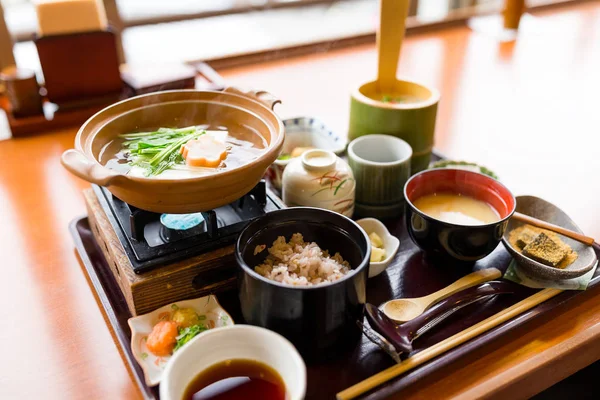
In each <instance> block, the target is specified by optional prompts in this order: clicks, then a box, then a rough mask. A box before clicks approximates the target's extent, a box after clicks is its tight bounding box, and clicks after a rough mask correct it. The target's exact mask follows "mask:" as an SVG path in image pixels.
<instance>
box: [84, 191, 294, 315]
mask: <svg viewBox="0 0 600 400" xmlns="http://www.w3.org/2000/svg"><path fill="white" fill-rule="evenodd" d="M84 194H85V198H86V203H87V207H88V216H89V219H90V224H91V226H92V231H93V234H94V236H95V237H96V239H97V241H98V243H99V244H100V248H101V250H102V252H103V253H104V255H105V257H106V258H107V260H108V263H109V265H110V267H111V272H112V273H113V275H114V277H115V279H116V280H117V281H118V282H119V286H120V289H121V291H122V292H123V294H124V295H125V298H126V300H127V303H128V305H129V308H130V310H131V312H132V314H134V315H137V314H142V313H145V312H148V311H151V310H154V309H156V308H158V307H160V306H162V305H164V304H166V303H170V302H173V301H179V300H182V299H185V298H194V297H199V296H203V295H205V294H208V293H214V292H218V291H221V290H226V289H228V288H231V287H233V286H234V285H235V270H236V267H235V261H234V258H233V244H234V243H235V240H236V239H237V237H238V234H239V233H240V232H241V231H242V230H243V229H244V227H245V226H246V225H247V224H248V223H249V222H250V221H251V220H253V219H254V218H257V217H259V216H261V215H264V214H265V213H268V212H270V211H274V210H278V209H281V208H285V205H284V204H283V203H282V202H281V200H279V199H278V198H277V197H276V196H275V195H274V194H273V193H272V192H271V191H269V190H268V189H267V187H266V184H265V182H264V181H261V182H260V183H259V184H258V185H257V186H256V187H254V189H253V190H251V191H250V192H249V193H248V194H246V195H245V196H243V197H242V198H240V199H238V200H237V201H234V202H233V203H231V204H228V205H226V206H223V207H219V208H217V209H215V210H211V211H207V212H202V213H195V214H158V213H153V212H149V211H145V210H141V209H138V208H136V207H133V206H131V205H129V204H127V203H125V202H123V201H121V200H119V199H118V198H116V197H115V196H113V195H112V194H111V193H110V192H109V191H108V190H107V189H106V188H104V187H100V186H96V185H92V189H91V190H90V189H88V190H86V191H85V192H84Z"/></svg>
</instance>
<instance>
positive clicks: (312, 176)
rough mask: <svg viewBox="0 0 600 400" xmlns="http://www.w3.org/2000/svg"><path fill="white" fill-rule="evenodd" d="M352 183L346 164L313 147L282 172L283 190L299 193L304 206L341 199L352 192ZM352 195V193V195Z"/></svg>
mask: <svg viewBox="0 0 600 400" xmlns="http://www.w3.org/2000/svg"><path fill="white" fill-rule="evenodd" d="M354 188H355V183H354V176H353V174H352V170H351V169H350V167H349V166H348V164H347V163H346V162H345V161H344V160H342V159H341V158H339V157H338V156H336V155H335V154H334V153H333V152H331V151H328V150H320V149H314V150H309V151H307V152H305V153H304V154H302V156H300V157H298V158H296V159H293V160H292V161H291V162H290V163H289V164H288V166H287V167H286V168H285V171H284V173H283V192H284V196H285V195H286V193H287V194H292V193H293V194H294V195H296V196H302V197H304V198H306V200H307V201H305V202H302V203H303V205H309V204H314V202H318V201H331V200H334V199H338V198H339V199H343V198H345V197H347V196H348V195H349V194H353V193H354ZM352 197H353V196H352Z"/></svg>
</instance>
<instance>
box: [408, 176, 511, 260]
mask: <svg viewBox="0 0 600 400" xmlns="http://www.w3.org/2000/svg"><path fill="white" fill-rule="evenodd" d="M404 197H405V199H406V217H405V218H406V224H407V229H408V233H409V235H410V237H411V239H412V240H413V241H414V242H415V244H417V246H419V247H420V248H421V249H422V250H423V251H425V252H426V253H427V254H428V255H430V256H433V257H439V258H443V259H445V260H446V261H447V260H450V261H460V262H474V261H477V260H479V259H481V258H483V257H485V256H487V255H488V254H489V253H491V252H492V251H493V250H494V249H495V248H496V247H497V246H498V244H499V243H500V240H501V239H502V235H503V233H504V231H505V230H506V226H507V224H508V220H509V218H510V217H511V216H512V214H513V213H514V211H515V207H516V200H515V197H514V196H513V195H512V193H511V192H510V190H508V188H507V187H506V186H504V185H503V184H502V183H500V182H499V181H497V180H496V179H493V178H491V177H489V176H487V175H483V174H480V173H478V172H472V171H465V170H461V169H446V168H440V169H430V170H426V171H423V172H420V173H418V174H416V175H413V176H412V177H411V178H410V179H409V180H408V182H407V183H406V185H405V186H404Z"/></svg>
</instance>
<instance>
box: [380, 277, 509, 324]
mask: <svg viewBox="0 0 600 400" xmlns="http://www.w3.org/2000/svg"><path fill="white" fill-rule="evenodd" d="M501 276H502V273H501V272H500V271H499V270H497V269H496V268H487V269H481V270H479V271H475V272H472V273H470V274H469V275H467V276H463V277H462V278H460V279H459V280H457V281H456V282H454V283H453V284H451V285H449V286H446V287H445V288H443V289H441V290H438V291H437V292H435V293H432V294H430V295H428V296H424V297H417V298H414V299H395V300H390V301H387V302H385V303H383V304H382V305H381V306H380V307H379V308H380V309H381V311H383V313H384V314H385V315H386V316H387V317H388V318H389V319H391V320H392V321H395V322H398V323H403V322H407V321H410V320H412V319H414V318H416V317H418V316H419V315H421V314H423V313H424V312H425V311H426V310H427V309H428V308H429V307H431V306H432V305H434V304H436V303H437V302H439V301H441V300H443V299H445V298H446V297H448V296H451V295H453V294H454V293H456V292H459V291H461V290H464V289H466V288H470V287H472V286H475V285H479V284H480V283H484V282H488V281H492V280H494V279H497V278H499V277H501Z"/></svg>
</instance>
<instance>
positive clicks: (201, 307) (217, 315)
mask: <svg viewBox="0 0 600 400" xmlns="http://www.w3.org/2000/svg"><path fill="white" fill-rule="evenodd" d="M178 308H193V309H194V310H196V312H197V313H198V315H199V316H200V318H203V317H204V318H205V319H204V322H205V323H206V325H207V326H208V327H209V328H210V329H212V328H219V327H223V326H229V325H233V319H232V318H231V315H229V314H228V313H227V311H225V310H224V309H223V308H222V307H221V305H220V304H219V303H218V302H217V298H216V297H215V296H213V295H210V296H205V297H200V298H198V299H193V300H183V301H178V302H176V303H172V304H168V305H166V306H164V307H161V308H159V309H157V310H154V311H152V312H151V313H148V314H144V315H139V316H137V317H133V318H129V320H127V323H128V324H129V328H130V329H131V352H132V353H133V356H134V357H135V359H136V361H137V362H138V364H140V366H141V367H142V370H143V371H144V378H145V380H146V384H147V385H148V386H156V385H158V384H159V383H160V381H161V379H162V376H163V373H164V370H165V368H166V365H167V362H168V361H169V360H170V359H171V358H173V356H168V357H157V356H155V355H154V354H152V353H151V352H149V351H148V348H147V347H146V339H147V338H148V335H149V334H150V332H152V328H154V325H156V323H157V322H158V321H161V320H166V319H171V317H172V316H173V312H174V311H175V310H177V309H178ZM210 329H209V330H208V331H206V332H210ZM206 332H203V333H200V334H199V335H198V336H202V335H203V334H204V333H206ZM194 339H195V338H194ZM188 345H189V343H187V344H186V345H185V346H184V347H182V348H181V349H179V350H178V351H177V352H181V351H182V350H183V349H184V348H185V347H187V346H188Z"/></svg>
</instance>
